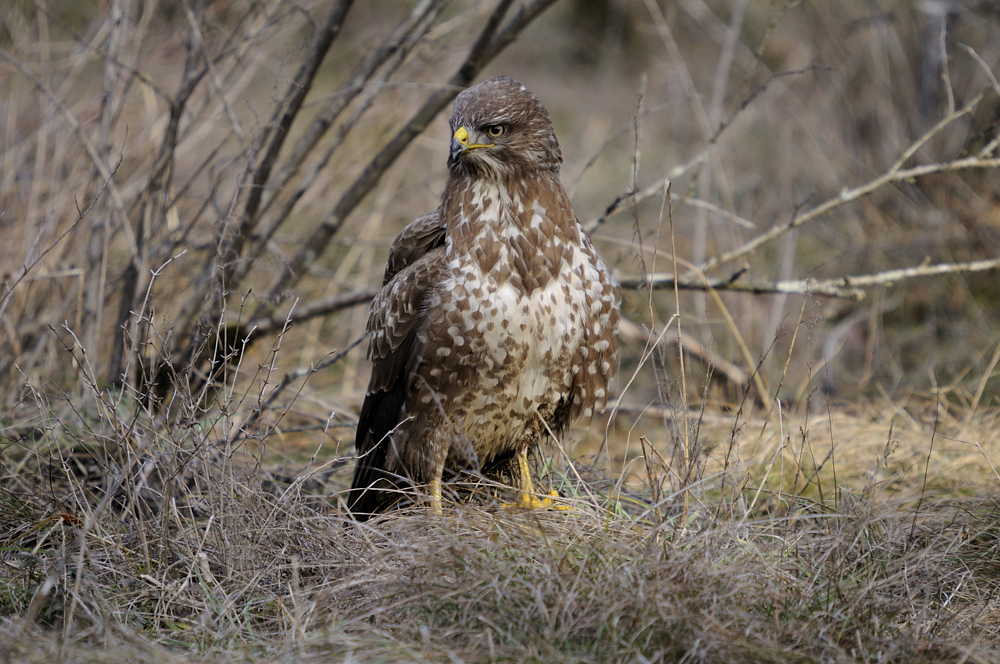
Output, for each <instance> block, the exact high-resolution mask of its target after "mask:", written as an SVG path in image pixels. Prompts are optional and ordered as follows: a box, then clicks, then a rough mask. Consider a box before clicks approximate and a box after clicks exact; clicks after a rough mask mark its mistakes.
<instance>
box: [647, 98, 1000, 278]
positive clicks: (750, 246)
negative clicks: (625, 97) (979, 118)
mask: <svg viewBox="0 0 1000 664" xmlns="http://www.w3.org/2000/svg"><path fill="white" fill-rule="evenodd" d="M982 98H983V93H979V94H978V95H976V96H975V98H973V100H972V101H970V102H969V103H968V104H966V105H965V106H964V107H963V108H961V109H959V110H957V111H955V112H954V113H949V114H948V115H947V116H945V117H944V118H942V120H941V121H940V122H938V123H937V124H936V125H934V127H932V128H931V129H930V130H928V131H927V133H926V134H924V135H923V136H922V137H920V138H919V139H917V140H916V141H915V142H914V143H913V145H911V146H910V147H909V148H907V149H906V150H905V151H904V152H903V154H902V155H901V156H900V157H899V159H897V160H896V163H894V164H893V165H892V166H891V167H890V168H889V170H887V171H886V172H885V173H883V174H882V175H880V176H878V177H877V178H874V179H873V180H869V181H868V182H866V183H865V184H863V185H860V186H857V187H853V188H850V189H848V188H846V187H845V188H844V189H843V190H841V192H840V193H839V194H838V195H836V196H834V197H832V198H829V199H827V200H826V201H824V202H822V203H820V204H819V205H817V206H815V207H813V208H810V209H808V210H805V211H802V212H799V213H796V214H795V215H794V216H793V217H792V218H791V220H790V221H788V222H787V223H784V224H779V225H777V226H773V227H772V228H771V229H770V230H768V231H765V232H764V233H761V234H760V235H758V236H757V237H755V238H753V239H752V240H750V241H749V242H746V243H744V244H743V245H741V246H739V247H737V248H736V249H733V250H732V251H727V252H725V253H722V254H719V255H718V256H715V257H714V258H711V259H709V260H708V261H707V262H706V263H705V264H704V265H702V266H701V267H700V268H699V269H700V270H702V271H707V270H710V269H712V268H714V267H717V266H719V265H722V264H723V263H728V262H730V261H734V260H736V259H737V258H742V257H743V256H746V255H747V254H750V253H752V252H753V251H755V250H756V249H757V248H758V247H760V246H761V245H764V244H766V243H768V242H770V241H771V240H773V239H775V238H777V237H779V236H781V235H783V234H785V233H787V232H788V231H790V230H792V229H794V228H798V227H799V226H803V225H805V224H807V223H809V222H810V221H813V220H815V219H818V218H819V217H822V216H824V215H826V214H829V213H830V212H832V211H833V210H834V209H836V208H838V207H840V206H841V205H844V204H845V203H850V202H852V201H855V200H857V199H859V198H863V197H865V196H868V195H869V194H871V193H873V192H874V191H876V190H878V189H881V188H882V187H884V186H886V185H888V184H892V183H894V182H906V181H907V180H911V179H913V178H917V177H920V176H923V175H931V174H933V173H944V172H948V171H961V170H966V169H970V168H998V167H1000V159H997V158H986V157H985V156H982V155H976V156H973V157H966V158H964V159H955V160H953V161H948V162H939V163H933V164H922V165H920V166H913V167H911V168H906V169H904V168H902V166H903V164H904V163H906V162H907V161H908V160H909V159H910V157H912V156H913V155H914V154H915V153H916V151H917V150H919V149H920V147H921V146H922V145H924V144H925V143H926V142H927V141H928V140H930V139H931V138H932V137H933V136H934V135H935V134H937V133H939V132H940V131H941V130H942V129H944V128H945V127H946V126H948V125H949V124H951V123H952V122H954V121H955V120H957V119H959V118H961V117H962V116H964V115H967V114H969V113H971V112H972V111H973V110H975V108H976V105H977V104H978V103H979V102H980V100H982ZM660 186H661V188H662V185H660Z"/></svg>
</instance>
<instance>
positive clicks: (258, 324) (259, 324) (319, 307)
mask: <svg viewBox="0 0 1000 664" xmlns="http://www.w3.org/2000/svg"><path fill="white" fill-rule="evenodd" d="M378 292H379V288H366V289H364V290H357V291H350V292H347V293H338V294H336V295H332V296H330V297H324V298H320V299H319V300H313V301H312V302H308V303H306V304H304V305H299V306H297V307H295V309H294V310H293V311H292V312H291V313H289V314H288V315H287V316H279V315H278V314H277V313H276V312H275V311H272V312H271V313H270V314H268V315H266V316H262V317H261V318H257V319H254V320H253V321H251V322H250V323H248V324H247V326H246V327H247V329H255V334H268V333H270V332H273V331H274V330H277V329H280V328H281V327H282V326H283V325H284V324H285V322H286V320H287V321H288V322H291V323H301V322H304V321H307V320H310V319H312V318H316V317H317V316H327V315H329V314H332V313H335V312H337V311H342V310H344V309H348V308H350V307H356V306H358V305H362V304H368V303H369V302H371V301H372V299H373V298H374V297H375V296H376V295H378Z"/></svg>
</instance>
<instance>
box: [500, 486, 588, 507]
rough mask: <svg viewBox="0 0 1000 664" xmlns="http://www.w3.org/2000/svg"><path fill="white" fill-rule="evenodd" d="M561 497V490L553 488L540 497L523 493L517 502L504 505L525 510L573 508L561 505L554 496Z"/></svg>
mask: <svg viewBox="0 0 1000 664" xmlns="http://www.w3.org/2000/svg"><path fill="white" fill-rule="evenodd" d="M558 497H559V492H558V491H555V490H552V491H549V495H548V496H546V497H544V498H541V499H539V498H538V497H537V496H535V495H534V494H531V493H522V494H521V499H520V500H519V501H517V502H516V503H504V504H503V506H504V507H506V508H508V509H525V510H540V509H549V508H551V509H554V510H570V509H573V508H572V507H570V506H569V505H559V504H556V503H555V502H554V500H553V499H554V498H558Z"/></svg>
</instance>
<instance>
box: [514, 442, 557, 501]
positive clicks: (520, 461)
mask: <svg viewBox="0 0 1000 664" xmlns="http://www.w3.org/2000/svg"><path fill="white" fill-rule="evenodd" d="M517 471H518V484H519V487H518V488H519V489H520V492H521V499H520V500H519V501H518V502H516V503H514V504H513V505H504V507H520V508H523V509H530V510H537V509H541V508H543V507H555V509H560V510H568V509H569V505H553V504H552V499H553V498H558V497H559V493H558V492H557V491H550V492H549V495H548V496H546V497H544V498H541V499H539V498H538V496H537V495H535V487H534V485H533V484H532V482H531V471H530V470H529V469H528V449H527V448H524V449H522V450H521V451H520V452H518V453H517Z"/></svg>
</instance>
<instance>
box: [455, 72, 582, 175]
mask: <svg viewBox="0 0 1000 664" xmlns="http://www.w3.org/2000/svg"><path fill="white" fill-rule="evenodd" d="M451 132H452V138H451V151H450V153H449V155H448V168H449V169H451V170H452V172H458V173H467V174H470V175H479V176H485V177H489V178H491V179H505V178H507V177H511V176H519V175H524V174H528V173H531V172H535V171H538V170H550V171H556V172H558V170H559V166H560V164H561V163H562V151H561V150H560V149H559V141H558V140H556V134H555V131H554V130H553V128H552V120H551V119H550V118H549V113H548V111H546V110H545V107H544V106H542V102H540V101H539V100H538V97H536V96H535V95H533V94H532V93H531V91H530V90H528V88H526V87H524V86H523V85H521V84H520V83H518V82H517V81H515V80H514V79H512V78H510V77H508V76H497V77H496V78H491V79H490V80H488V81H484V82H482V83H480V84H479V85H476V86H474V87H471V88H469V89H468V90H466V91H465V92H463V93H462V94H460V95H459V96H458V99H456V100H455V109H454V111H453V112H452V115H451Z"/></svg>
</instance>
